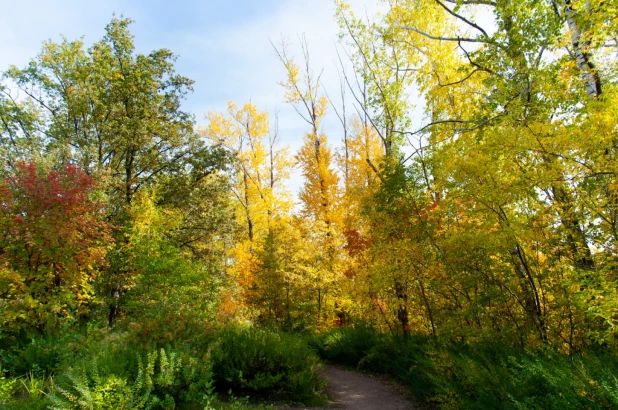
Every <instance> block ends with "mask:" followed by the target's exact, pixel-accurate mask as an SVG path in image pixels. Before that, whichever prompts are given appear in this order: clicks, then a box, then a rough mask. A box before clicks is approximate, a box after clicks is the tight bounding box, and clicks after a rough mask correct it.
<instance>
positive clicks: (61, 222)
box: [0, 163, 112, 331]
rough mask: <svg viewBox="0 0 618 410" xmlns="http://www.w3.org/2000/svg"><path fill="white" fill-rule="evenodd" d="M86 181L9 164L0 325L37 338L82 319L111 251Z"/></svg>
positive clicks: (71, 173)
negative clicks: (37, 334) (52, 327)
mask: <svg viewBox="0 0 618 410" xmlns="http://www.w3.org/2000/svg"><path fill="white" fill-rule="evenodd" d="M93 194H94V181H93V180H92V179H91V178H90V177H89V176H88V175H86V173H85V172H83V171H82V170H80V169H79V168H77V167H75V166H73V165H66V166H64V167H63V168H62V169H60V170H56V171H48V170H44V169H42V168H39V167H37V165H36V164H34V163H20V164H17V166H16V169H15V172H14V173H13V174H12V175H11V176H9V177H8V178H5V179H4V180H2V181H0V323H1V324H2V325H3V327H5V328H6V327H8V328H14V329H15V330H17V329H22V330H27V329H37V330H39V331H44V330H45V329H46V327H48V326H50V325H57V324H59V323H60V322H62V321H66V320H71V319H75V318H77V317H79V315H83V314H85V313H86V312H87V310H88V307H89V303H90V302H91V300H92V297H93V289H92V283H93V280H94V279H95V277H96V276H97V275H98V274H99V272H100V271H101V269H103V268H104V266H105V256H106V253H107V250H108V249H109V247H110V246H111V244H112V238H111V235H110V226H109V224H107V223H106V222H105V221H104V220H103V213H102V206H103V203H102V201H100V200H96V199H94V198H93Z"/></svg>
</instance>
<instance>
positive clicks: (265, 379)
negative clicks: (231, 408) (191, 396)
mask: <svg viewBox="0 0 618 410" xmlns="http://www.w3.org/2000/svg"><path fill="white" fill-rule="evenodd" d="M212 358H213V371H214V374H215V379H216V380H217V382H218V383H220V384H221V385H222V386H223V387H225V388H230V389H232V390H233V391H234V392H235V393H237V392H238V393H242V392H257V393H259V394H264V395H269V396H278V397H291V398H294V399H295V400H298V401H306V400H310V399H312V398H313V397H315V395H316V392H317V390H318V389H319V384H320V382H319V378H318V376H317V374H316V368H317V366H318V357H317V356H316V354H315V353H314V352H313V351H312V350H311V349H310V348H309V347H308V346H307V344H306V343H305V342H304V341H303V340H302V339H301V338H300V337H297V336H293V335H288V334H282V333H273V332H269V331H266V330H261V329H257V328H253V327H251V328H236V327H230V328H227V329H223V330H222V331H221V332H220V334H219V338H218V341H217V343H216V345H215V348H214V350H213V352H212Z"/></svg>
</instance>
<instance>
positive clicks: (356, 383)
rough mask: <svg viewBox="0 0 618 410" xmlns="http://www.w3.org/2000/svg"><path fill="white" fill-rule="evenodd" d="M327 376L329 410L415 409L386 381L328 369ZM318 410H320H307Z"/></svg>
mask: <svg viewBox="0 0 618 410" xmlns="http://www.w3.org/2000/svg"><path fill="white" fill-rule="evenodd" d="M322 374H323V376H324V378H325V379H326V380H327V381H328V384H329V390H330V393H331V397H332V399H331V402H330V403H329V404H328V407H327V408H329V409H346V410H347V409H349V410H409V409H414V408H415V407H414V405H413V404H412V403H411V402H410V400H408V399H407V398H406V396H405V395H404V394H403V393H401V392H400V391H398V390H397V389H396V388H395V387H394V386H393V385H391V384H390V383H388V382H387V381H386V380H384V379H382V378H379V377H375V376H370V375H366V374H361V373H357V372H354V371H349V370H343V369H339V368H337V367H334V366H331V365H324V368H323V373H322ZM307 410H318V409H307Z"/></svg>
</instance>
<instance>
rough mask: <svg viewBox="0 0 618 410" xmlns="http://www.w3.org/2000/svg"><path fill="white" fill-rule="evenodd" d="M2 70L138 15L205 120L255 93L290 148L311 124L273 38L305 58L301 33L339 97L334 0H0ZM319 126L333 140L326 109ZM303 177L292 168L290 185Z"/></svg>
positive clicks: (143, 42)
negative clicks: (290, 101)
mask: <svg viewBox="0 0 618 410" xmlns="http://www.w3.org/2000/svg"><path fill="white" fill-rule="evenodd" d="M349 3H351V5H352V7H353V9H354V10H355V11H356V12H357V13H361V14H365V13H366V14H367V15H369V16H372V15H374V14H375V13H376V12H378V11H379V7H380V6H379V2H378V1H377V0H351V1H349ZM0 10H2V17H1V20H0V71H4V70H6V69H7V68H8V67H9V65H12V64H13V65H16V66H18V67H23V66H25V65H26V64H27V63H28V61H29V60H30V59H31V58H33V57H34V56H35V55H36V54H37V53H38V52H39V51H40V49H41V45H42V43H43V41H44V40H47V39H51V40H53V41H57V42H58V41H61V40H62V37H61V36H64V37H66V38H67V39H68V40H75V39H78V38H81V37H82V36H83V39H84V42H85V43H86V45H87V46H89V45H90V44H92V43H94V42H96V41H98V40H100V39H101V38H102V37H103V36H104V33H105V30H104V29H105V25H106V24H107V23H108V22H109V21H110V20H111V18H112V15H113V13H115V14H116V16H120V15H124V16H125V17H130V18H131V19H133V20H135V23H134V24H133V25H132V26H131V28H130V29H131V32H132V33H133V34H134V35H135V43H136V48H137V51H138V52H141V53H148V52H150V51H151V50H154V49H158V48H168V49H170V50H171V51H172V52H174V53H175V54H177V55H178V56H179V57H178V60H177V62H176V70H177V72H178V73H180V74H182V75H185V76H187V77H189V78H191V79H193V80H194V81H195V86H194V88H195V91H194V92H193V93H192V94H190V95H189V96H188V98H187V101H186V102H185V104H184V109H185V110H186V111H190V112H192V113H194V114H195V116H196V120H197V122H198V124H204V123H205V120H204V115H205V114H206V113H207V112H208V111H225V110H226V107H227V101H229V100H232V101H234V102H235V103H237V104H239V105H240V104H243V103H245V102H248V101H251V102H253V103H254V104H256V105H257V107H258V109H260V110H262V111H269V112H271V113H275V112H278V117H279V131H280V136H281V139H282V144H283V145H289V146H290V148H291V150H292V151H296V150H297V149H298V148H299V147H300V145H301V143H302V137H303V135H304V134H305V133H306V132H307V130H308V129H307V126H308V125H307V124H306V123H305V122H304V121H303V120H302V119H301V118H300V117H299V116H298V114H296V113H295V112H294V110H293V108H292V107H290V106H289V105H287V104H285V101H284V98H283V95H284V90H283V88H282V87H281V86H280V85H279V84H278V83H279V82H280V81H282V80H284V79H285V71H284V68H283V66H282V65H281V63H280V62H279V61H278V59H277V57H276V55H275V52H274V50H273V48H272V46H271V43H270V42H271V41H272V42H273V43H278V42H279V41H280V40H281V39H282V38H286V39H287V40H288V41H289V42H290V44H291V46H292V47H291V49H290V50H291V52H292V55H293V56H296V57H297V58H298V59H300V58H301V56H302V55H301V53H300V49H299V47H298V43H299V41H298V36H299V35H305V37H306V39H307V43H308V46H309V52H310V61H311V65H312V67H313V69H314V70H315V71H316V72H317V71H319V70H322V69H323V70H324V72H323V76H322V82H323V84H324V87H325V88H326V89H327V91H328V92H329V95H330V96H331V97H332V98H333V100H337V99H338V93H339V77H338V74H337V69H336V67H337V64H338V63H337V54H336V53H337V52H336V48H337V41H338V40H337V38H338V37H337V34H338V33H339V28H338V26H337V24H336V22H335V19H334V12H335V5H334V0H310V1H307V0H235V1H234V0H181V1H169V0H168V1H162V0H150V1H148V0H131V1H129V0H124V1H121V0H107V1H100V2H99V1H78V0H55V1H50V0H38V1H35V0H20V1H16V0H0ZM323 127H324V129H323V131H324V132H325V133H326V134H327V135H328V136H329V138H330V140H331V141H332V143H333V145H338V140H339V139H340V138H341V126H340V124H339V122H338V120H337V117H336V116H335V115H334V112H333V111H332V109H331V110H330V113H329V114H328V115H327V118H326V120H325V122H324V125H323ZM301 184H302V181H301V180H300V177H299V175H298V173H294V174H293V175H292V178H291V181H290V182H289V185H290V189H291V190H292V191H294V192H296V191H298V189H299V187H300V185H301Z"/></svg>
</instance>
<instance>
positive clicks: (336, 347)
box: [308, 326, 377, 367]
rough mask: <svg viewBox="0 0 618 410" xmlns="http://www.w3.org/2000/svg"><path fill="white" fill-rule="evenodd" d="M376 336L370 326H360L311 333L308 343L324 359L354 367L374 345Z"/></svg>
mask: <svg viewBox="0 0 618 410" xmlns="http://www.w3.org/2000/svg"><path fill="white" fill-rule="evenodd" d="M376 337H377V335H376V333H375V332H374V331H373V330H372V329H371V328H369V327H366V326H361V327H357V328H341V329H334V330H331V331H328V332H324V333H320V334H317V335H313V336H311V337H310V338H308V343H309V345H310V346H311V347H312V348H314V349H315V350H317V351H318V352H319V354H320V356H322V357H323V358H324V359H326V360H330V361H334V362H337V363H340V364H343V365H346V366H354V367H356V366H357V365H358V364H359V363H360V362H361V361H362V360H363V359H364V358H365V357H366V356H367V355H368V354H369V352H370V351H371V349H372V348H373V347H374V346H375V344H376Z"/></svg>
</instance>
